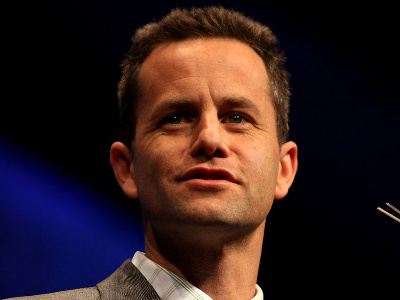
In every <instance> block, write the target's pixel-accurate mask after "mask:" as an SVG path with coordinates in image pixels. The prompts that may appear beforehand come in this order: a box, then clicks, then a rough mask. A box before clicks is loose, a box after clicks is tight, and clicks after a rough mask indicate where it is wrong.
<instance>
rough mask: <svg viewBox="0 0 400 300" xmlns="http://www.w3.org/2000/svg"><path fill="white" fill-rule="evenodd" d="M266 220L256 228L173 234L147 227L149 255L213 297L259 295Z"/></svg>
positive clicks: (217, 299) (227, 297) (228, 297)
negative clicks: (257, 286)
mask: <svg viewBox="0 0 400 300" xmlns="http://www.w3.org/2000/svg"><path fill="white" fill-rule="evenodd" d="M264 226H265V221H264V222H263V223H262V224H260V226H258V227H257V228H255V229H252V230H241V232H237V233H236V234H232V231H231V230H226V231H225V232H224V230H215V231H211V230H204V232H201V231H196V232H193V231H192V230H186V232H176V231H175V232H174V231H172V232H169V231H168V230H161V231H159V230H156V229H155V228H153V227H152V226H151V225H150V224H149V223H147V225H146V226H145V228H146V229H145V245H146V256H147V257H148V258H150V259H151V260H153V261H155V262H156V263H158V264H159V265H161V266H163V267H164V268H166V269H168V270H170V271H171V272H173V273H175V274H176V275H178V276H180V277H182V278H183V279H185V280H187V281H189V282H190V283H192V284H193V285H195V286H196V287H198V288H199V289H200V290H202V291H203V292H204V293H206V294H207V295H209V296H210V297H211V298H213V299H216V300H223V299H230V300H234V299H251V298H252V297H254V295H255V286H256V282H257V274H258V268H259V264H260V258H261V249H262V242H263V236H264Z"/></svg>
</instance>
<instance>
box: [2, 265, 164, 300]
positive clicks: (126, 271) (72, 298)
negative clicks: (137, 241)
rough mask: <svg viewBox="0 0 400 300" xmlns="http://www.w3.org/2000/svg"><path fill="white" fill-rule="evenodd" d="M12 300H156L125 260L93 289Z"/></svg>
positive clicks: (143, 278)
mask: <svg viewBox="0 0 400 300" xmlns="http://www.w3.org/2000/svg"><path fill="white" fill-rule="evenodd" d="M9 299H14V300H114V299H115V300H156V299H160V297H159V296H158V294H157V293H156V291H155V290H154V289H153V287H152V286H151V284H150V283H149V282H148V281H147V280H146V278H145V277H144V276H143V275H142V273H140V271H139V270H138V269H137V268H136V267H135V266H134V265H133V264H132V261H131V260H130V259H128V260H126V261H125V262H124V263H123V264H122V265H121V266H120V267H119V268H118V269H117V270H116V271H115V272H114V273H113V274H112V275H111V276H110V277H108V278H107V279H105V280H104V281H102V282H100V283H99V284H97V285H96V286H95V287H90V288H83V289H77V290H70V291H63V292H57V293H51V294H43V295H37V296H27V297H18V298H9Z"/></svg>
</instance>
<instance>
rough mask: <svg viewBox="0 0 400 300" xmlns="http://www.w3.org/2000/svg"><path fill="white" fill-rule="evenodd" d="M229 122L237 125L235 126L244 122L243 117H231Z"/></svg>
mask: <svg viewBox="0 0 400 300" xmlns="http://www.w3.org/2000/svg"><path fill="white" fill-rule="evenodd" d="M229 122H230V123H235V124H240V123H242V122H243V117H242V116H240V115H231V116H229Z"/></svg>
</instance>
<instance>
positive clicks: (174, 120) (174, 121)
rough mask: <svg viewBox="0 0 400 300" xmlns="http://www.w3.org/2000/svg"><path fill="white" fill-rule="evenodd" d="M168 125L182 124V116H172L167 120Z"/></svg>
mask: <svg viewBox="0 0 400 300" xmlns="http://www.w3.org/2000/svg"><path fill="white" fill-rule="evenodd" d="M166 123H169V124H180V123H182V116H181V115H178V114H175V115H171V116H169V117H168V118H167V119H166Z"/></svg>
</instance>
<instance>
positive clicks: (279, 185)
mask: <svg viewBox="0 0 400 300" xmlns="http://www.w3.org/2000/svg"><path fill="white" fill-rule="evenodd" d="M297 164H298V162H297V145H296V144H295V143H293V142H287V143H285V144H283V145H282V146H281V155H280V163H279V174H278V180H277V182H276V187H275V199H282V198H283V197H285V196H286V194H287V193H288V191H289V188H290V186H291V185H292V183H293V180H294V177H295V175H296V172H297Z"/></svg>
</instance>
